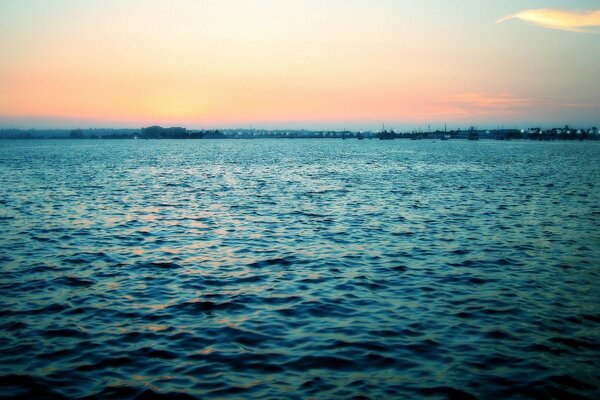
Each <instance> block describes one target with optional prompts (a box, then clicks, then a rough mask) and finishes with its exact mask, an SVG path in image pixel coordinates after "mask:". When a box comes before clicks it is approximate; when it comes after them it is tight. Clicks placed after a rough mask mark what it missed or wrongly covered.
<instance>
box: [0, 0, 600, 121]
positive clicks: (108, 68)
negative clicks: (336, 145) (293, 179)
mask: <svg viewBox="0 0 600 400" xmlns="http://www.w3.org/2000/svg"><path fill="white" fill-rule="evenodd" d="M0 38H2V40H0V128H74V127H83V128H85V127H140V126H148V125H153V124H158V125H163V126H185V127H188V128H248V127H255V128H286V127H289V128H307V129H353V130H361V129H377V128H379V127H381V125H382V124H383V123H385V124H386V126H390V127H396V128H399V129H401V128H416V127H417V126H427V125H431V127H432V129H433V128H434V127H439V126H443V125H444V124H448V126H449V127H452V126H456V127H463V126H464V127H467V126H476V127H481V128H484V127H496V126H499V125H501V126H506V127H509V126H510V127H526V126H555V125H560V126H562V125H565V124H570V125H574V126H575V125H576V126H587V127H591V126H600V0H568V1H552V0H535V1H529V0H503V1H493V0H488V1H483V0H453V1H448V0H428V1H423V0H405V1H402V0H302V1H286V0H169V1H168V0H121V1H117V0H86V1H80V0H19V1H4V0H1V1H0Z"/></svg>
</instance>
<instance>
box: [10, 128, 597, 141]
mask: <svg viewBox="0 0 600 400" xmlns="http://www.w3.org/2000/svg"><path fill="white" fill-rule="evenodd" d="M0 139H13V140H14V139H343V140H345V139H358V140H364V139H379V140H393V139H411V140H420V139H434V140H435V139H439V140H449V139H466V140H479V139H495V140H518V139H525V140H543V141H552V140H600V135H599V134H598V128H596V127H592V128H573V127H570V126H568V125H567V126H564V127H562V128H551V129H542V128H528V129H504V128H498V129H476V128H474V127H471V128H469V129H453V130H446V129H444V130H434V131H432V130H427V131H422V130H413V131H405V132H400V131H396V130H393V129H388V130H386V129H383V130H380V131H349V130H343V131H332V130H305V129H221V130H207V129H186V128H182V127H170V128H164V127H160V126H150V127H146V128H140V129H109V128H91V129H28V130H25V129H0Z"/></svg>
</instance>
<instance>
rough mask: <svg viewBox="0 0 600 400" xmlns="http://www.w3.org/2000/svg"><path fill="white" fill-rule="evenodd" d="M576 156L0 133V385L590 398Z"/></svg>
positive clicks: (598, 320) (595, 255) (582, 164)
mask: <svg viewBox="0 0 600 400" xmlns="http://www.w3.org/2000/svg"><path fill="white" fill-rule="evenodd" d="M598 150H600V145H598V144H597V143H583V144H580V143H521V142H506V143H498V142H492V141H479V142H477V143H472V142H468V141H448V142H443V143H441V142H439V141H438V142H433V141H417V142H413V141H392V142H380V141H360V142H359V141H351V140H346V141H334V140H331V141H330V140H293V141H292V140H289V141H288V140H279V141H268V140H265V141H262V140H255V141H243V140H240V141H219V140H216V141H167V140H163V141H152V140H149V141H128V140H121V141H108V140H103V141H70V140H69V141H67V140H65V141H11V142H7V143H6V145H5V146H2V147H0V187H2V188H3V190H2V191H0V205H1V206H2V207H1V209H0V222H1V223H2V230H1V231H0V267H1V271H2V273H1V274H0V317H1V319H0V398H11V399H12V398H16V399H32V398H48V399H52V398H56V399H60V398H106V399H118V398H122V399H152V398H165V399H178V398H181V399H188V398H234V399H237V398H261V399H262V398H267V399H281V398H289V399H303V398H324V399H326V398H331V399H345V398H352V399H371V398H432V399H444V398H446V399H472V398H516V399H522V398H569V399H571V398H572V399H578V398H589V399H592V398H599V397H600V391H599V390H600V389H599V388H600V372H599V371H600V362H599V361H598V360H600V333H599V332H600V301H598V299H600V285H599V282H600V281H599V280H598V274H599V271H598V262H597V260H598V259H600V248H599V247H598V246H597V245H596V243H597V242H598V241H599V240H600V237H599V233H598V226H599V222H600V221H599V220H598V218H599V217H600V209H599V208H598V204H600V201H599V200H600V196H599V195H600V185H597V184H595V183H594V182H596V180H597V177H598V176H600V161H599V160H600V159H598V157H597V156H596V155H597V153H598Z"/></svg>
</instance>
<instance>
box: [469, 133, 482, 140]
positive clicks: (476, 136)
mask: <svg viewBox="0 0 600 400" xmlns="http://www.w3.org/2000/svg"><path fill="white" fill-rule="evenodd" d="M467 139H469V140H479V133H477V132H469V136H468V137H467Z"/></svg>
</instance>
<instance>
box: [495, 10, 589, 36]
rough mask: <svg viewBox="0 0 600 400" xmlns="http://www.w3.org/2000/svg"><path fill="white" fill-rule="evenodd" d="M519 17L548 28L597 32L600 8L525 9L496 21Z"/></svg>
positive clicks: (500, 21)
mask: <svg viewBox="0 0 600 400" xmlns="http://www.w3.org/2000/svg"><path fill="white" fill-rule="evenodd" d="M511 19H520V20H522V21H525V22H528V23H530V24H534V25H537V26H541V27H544V28H550V29H560V30H564V31H570V32H588V33H598V32H600V30H598V29H594V28H599V27H600V9H597V10H589V11H569V10H560V9H553V8H542V9H537V10H525V11H521V12H518V13H516V14H512V15H508V16H506V17H503V18H500V19H499V20H497V21H496V23H498V24H500V23H502V22H505V21H508V20H511Z"/></svg>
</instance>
